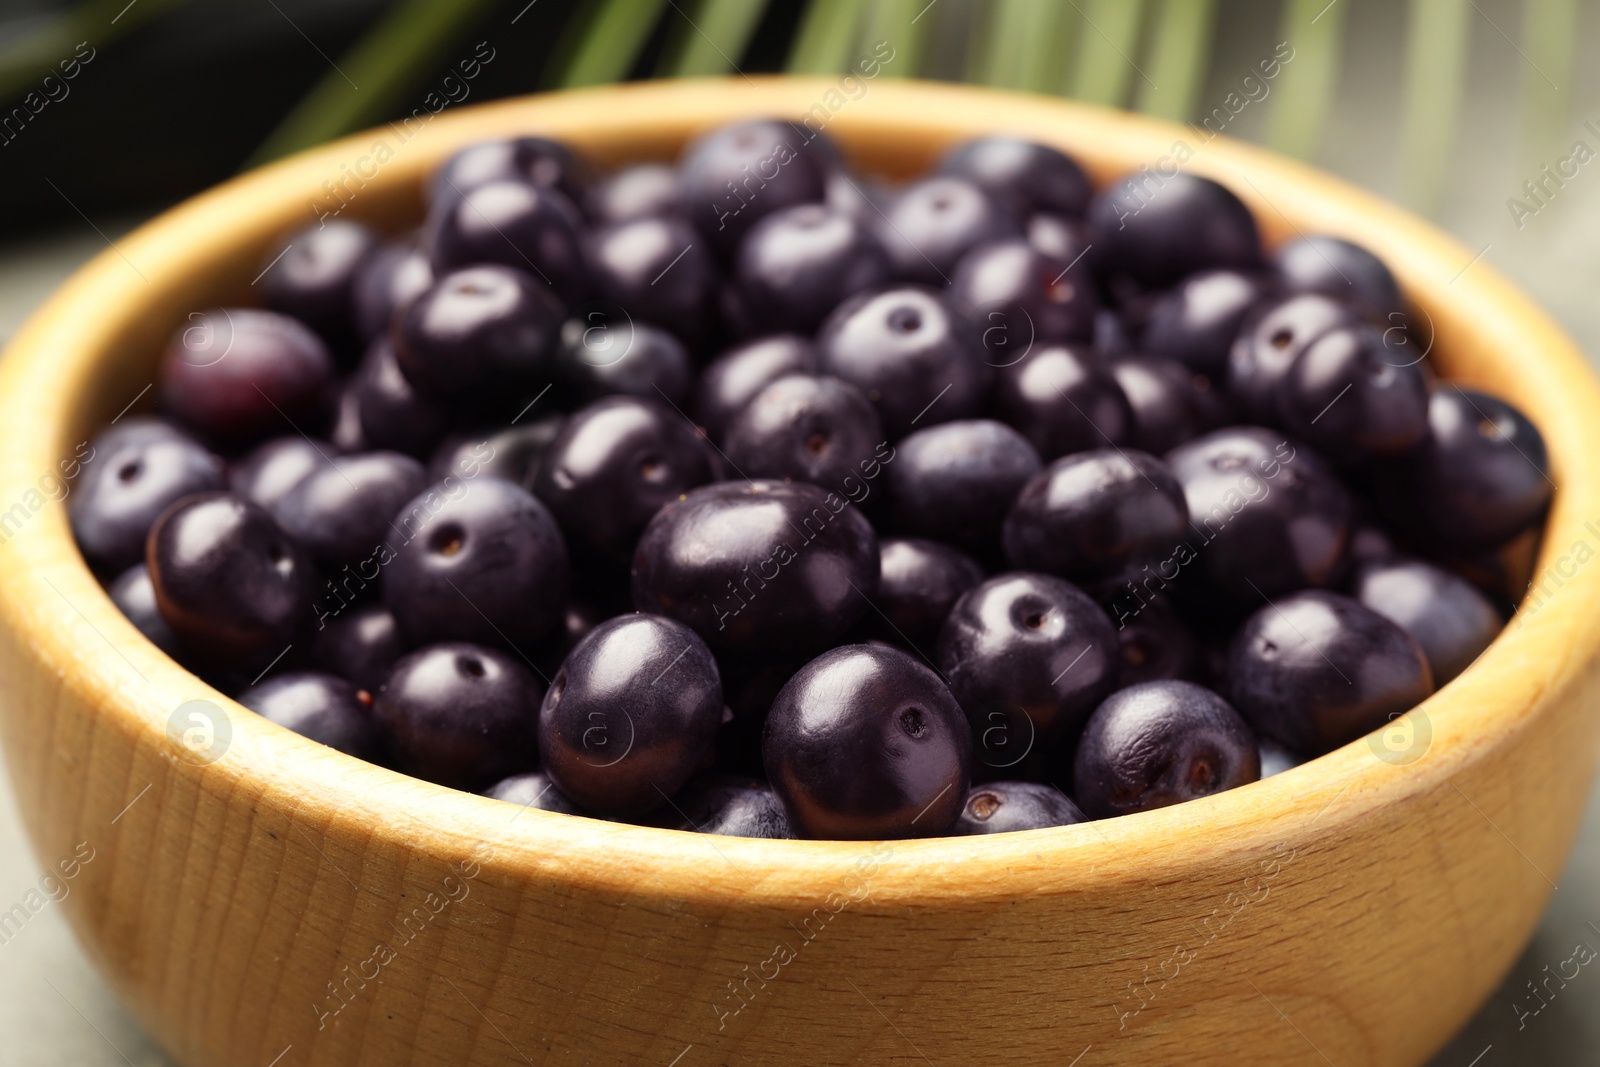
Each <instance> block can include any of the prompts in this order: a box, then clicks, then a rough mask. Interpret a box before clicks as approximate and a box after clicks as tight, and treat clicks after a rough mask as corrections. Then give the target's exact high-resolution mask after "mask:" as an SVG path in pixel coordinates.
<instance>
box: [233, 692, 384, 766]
mask: <svg viewBox="0 0 1600 1067" xmlns="http://www.w3.org/2000/svg"><path fill="white" fill-rule="evenodd" d="M239 703H241V704H243V705H244V706H245V707H247V708H249V709H250V710H251V711H253V712H255V713H256V714H258V715H260V716H261V717H262V718H264V719H267V720H268V721H270V722H275V723H277V724H278V725H279V726H282V727H284V728H285V729H288V730H293V731H294V732H295V733H297V734H299V735H301V736H302V737H308V738H310V739H311V740H313V741H315V742H317V743H318V744H321V745H327V746H328V747H329V748H334V749H338V750H339V751H340V752H343V753H344V754H345V755H347V756H354V757H356V758H357V759H364V760H373V759H376V758H377V756H378V754H379V743H378V730H377V727H376V725H374V723H373V721H372V694H371V693H369V692H368V691H367V690H365V689H359V688H357V687H356V686H354V685H351V684H350V683H349V682H347V681H345V680H344V679H343V678H339V677H336V676H334V675H331V674H320V673H318V672H316V671H294V672H292V673H289V674H280V675H277V676H275V677H272V678H268V679H266V680H265V681H262V682H257V683H256V684H255V685H252V686H251V687H250V688H249V689H246V690H245V691H244V692H242V693H240V694H239Z"/></svg>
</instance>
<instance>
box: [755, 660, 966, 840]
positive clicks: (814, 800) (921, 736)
mask: <svg viewBox="0 0 1600 1067" xmlns="http://www.w3.org/2000/svg"><path fill="white" fill-rule="evenodd" d="M762 758H763V760H764V762H765V764H766V769H767V776H768V778H770V779H771V781H772V788H773V791H774V792H776V793H777V794H778V796H779V797H780V798H781V799H782V800H783V806H784V809H785V810H786V811H787V812H788V814H789V821H790V823H791V824H792V825H793V826H794V828H795V830H796V831H797V832H798V833H799V834H800V835H801V836H802V837H816V838H828V839H832V840H874V839H883V838H903V837H938V836H939V835H941V834H944V833H948V832H949V830H950V827H951V826H952V825H954V823H955V821H956V819H957V818H958V817H959V816H960V813H961V805H962V802H963V801H964V800H965V799H966V792H967V786H968V782H969V780H970V778H971V774H972V739H971V737H970V736H969V734H968V728H967V723H966V720H965V718H964V717H963V716H962V714H961V708H960V707H959V706H957V704H956V701H955V699H954V698H953V697H952V696H951V695H950V691H949V690H948V689H946V688H945V685H944V683H943V682H941V681H940V680H939V676H938V675H936V674H934V673H933V671H931V670H929V669H928V668H927V667H925V666H923V665H922V664H921V663H920V662H918V661H917V660H915V659H913V658H912V657H911V656H909V655H907V654H906V653H904V652H900V651H898V650H896V649H892V648H883V647H880V646H875V645H846V646H844V647H842V648H836V649H834V650H833V651H831V652H827V653H824V654H823V655H822V656H819V657H818V658H816V659H814V660H812V661H811V662H810V663H808V664H806V665H805V666H804V667H802V668H801V669H800V672H799V673H798V674H796V675H795V676H794V677H793V678H791V679H790V680H789V683H788V684H787V685H785V686H784V687H783V690H782V691H781V692H780V693H779V694H778V698H777V700H775V701H774V702H773V705H772V710H771V711H769V712H768V713H767V725H766V730H765V735H764V737H763V739H762Z"/></svg>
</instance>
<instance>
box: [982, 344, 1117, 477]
mask: <svg viewBox="0 0 1600 1067" xmlns="http://www.w3.org/2000/svg"><path fill="white" fill-rule="evenodd" d="M995 394H996V402H997V405H998V407H999V409H1000V412H1001V414H1002V416H1003V417H1004V418H1005V420H1006V421H1007V422H1009V423H1011V425H1012V426H1014V427H1016V429H1017V430H1018V432H1020V433H1021V434H1022V435H1023V436H1024V437H1026V438H1027V439H1028V440H1029V441H1031V442H1032V443H1033V447H1034V448H1036V449H1038V450H1039V455H1040V456H1042V457H1043V458H1044V459H1045V460H1046V461H1049V460H1052V459H1056V458H1057V457H1059V456H1065V455H1067V454H1069V453H1072V452H1082V451H1084V450H1085V449H1090V448H1105V447H1107V446H1109V445H1118V444H1122V443H1124V442H1126V441H1127V440H1128V437H1129V435H1130V434H1131V433H1132V432H1133V412H1132V410H1131V409H1130V408H1129V407H1128V398H1127V397H1125V396H1123V395H1122V388H1121V387H1120V386H1118V385H1117V380H1116V379H1115V378H1113V377H1112V376H1111V372H1110V371H1108V370H1106V369H1105V367H1104V366H1102V365H1101V363H1100V359H1099V357H1098V356H1096V355H1095V354H1094V353H1093V352H1091V351H1089V350H1088V349H1087V348H1084V347H1078V346H1068V345H1050V346H1048V347H1035V348H1034V350H1033V351H1032V352H1030V353H1029V354H1028V356H1027V358H1025V359H1023V360H1022V361H1021V362H1019V363H1014V364H1012V365H1011V366H1009V367H1006V368H1004V369H1003V370H1001V371H1000V377H999V381H998V383H997V386H996V389H995Z"/></svg>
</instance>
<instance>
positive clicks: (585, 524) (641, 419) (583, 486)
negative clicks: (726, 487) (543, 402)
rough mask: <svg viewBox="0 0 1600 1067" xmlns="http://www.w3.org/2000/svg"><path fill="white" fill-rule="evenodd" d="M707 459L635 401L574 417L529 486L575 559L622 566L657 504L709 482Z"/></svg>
mask: <svg viewBox="0 0 1600 1067" xmlns="http://www.w3.org/2000/svg"><path fill="white" fill-rule="evenodd" d="M709 457H710V453H709V450H708V449H707V448H706V446H705V444H704V442H703V441H702V440H701V439H700V437H699V436H698V435H697V434H696V433H695V430H694V428H693V427H692V426H690V425H689V423H688V422H687V421H686V420H685V419H684V418H683V417H682V416H680V415H677V414H675V413H674V412H672V411H671V410H670V409H668V408H665V407H663V406H662V405H660V404H656V403H652V402H650V401H648V400H642V399H638V398H635V397H622V396H618V397H608V398H606V399H604V400H599V401H596V402H595V403H593V404H590V405H589V406H588V407H586V408H584V409H583V410H581V411H578V412H576V413H575V414H573V415H572V416H571V417H570V418H569V419H567V422H566V425H564V426H563V427H562V428H561V432H560V433H559V434H557V435H556V438H555V440H554V441H552V442H551V444H550V448H549V451H548V452H546V453H545V457H544V461H543V462H542V463H541V464H540V465H539V470H538V473H537V475H536V476H535V480H534V492H535V493H537V494H538V495H539V498H540V499H541V500H543V501H544V502H545V504H546V505H548V506H549V508H550V510H551V511H552V512H553V513H554V514H555V516H556V519H557V520H558V521H559V522H560V523H561V527H562V529H563V530H564V531H565V532H566V535H567V540H568V542H569V543H570V544H571V545H572V546H573V549H574V550H575V551H577V552H579V553H580V554H587V555H598V556H600V557H602V558H606V559H609V560H611V561H613V562H614V563H620V562H626V561H627V560H628V559H630V558H631V556H632V554H633V548H634V542H636V541H637V540H638V539H639V535H640V533H642V532H643V531H644V528H645V524H646V523H648V522H649V521H650V517H651V516H652V515H654V514H655V513H656V512H657V511H658V510H659V509H660V508H661V506H662V505H663V504H666V503H667V502H669V501H673V500H678V499H679V498H680V497H681V496H682V495H683V494H684V493H686V492H688V491H689V490H690V489H693V488H694V487H695V486H697V485H703V484H705V483H706V482H709V481H710V480H711V461H710V458H709Z"/></svg>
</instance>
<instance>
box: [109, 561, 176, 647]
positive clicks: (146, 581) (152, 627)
mask: <svg viewBox="0 0 1600 1067" xmlns="http://www.w3.org/2000/svg"><path fill="white" fill-rule="evenodd" d="M106 595H108V596H109V597H111V602H112V603H113V604H115V605H116V606H117V610H118V611H120V612H122V613H123V614H124V615H126V616H127V617H128V621H129V622H131V623H133V625H134V627H135V628H136V629H138V631H139V632H140V633H142V634H144V635H145V637H147V638H149V639H150V643H151V644H153V645H155V646H156V647H157V648H159V649H160V650H161V651H163V652H165V653H166V654H167V655H169V656H171V657H172V658H173V659H179V658H181V657H182V656H183V651H184V650H183V643H182V642H181V641H179V640H178V635H177V634H175V633H173V632H172V627H170V626H168V625H167V620H166V619H163V618H162V617H161V609H160V608H158V607H157V606H156V588H155V586H154V585H153V584H152V583H151V581H150V568H149V567H147V566H146V565H144V564H143V563H135V564H134V565H133V566H131V567H129V568H128V569H127V570H125V571H123V572H122V573H121V574H119V575H117V577H116V579H115V580H114V581H113V582H112V583H111V584H110V585H108V586H106Z"/></svg>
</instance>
